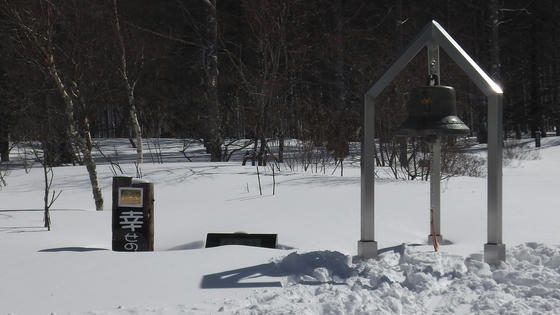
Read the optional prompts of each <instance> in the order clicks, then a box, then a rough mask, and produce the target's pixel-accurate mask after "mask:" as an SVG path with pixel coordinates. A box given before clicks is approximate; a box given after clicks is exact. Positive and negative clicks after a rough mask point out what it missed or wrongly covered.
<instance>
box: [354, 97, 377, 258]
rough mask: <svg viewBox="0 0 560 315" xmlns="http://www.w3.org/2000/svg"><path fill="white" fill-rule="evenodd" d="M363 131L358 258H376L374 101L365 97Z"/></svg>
mask: <svg viewBox="0 0 560 315" xmlns="http://www.w3.org/2000/svg"><path fill="white" fill-rule="evenodd" d="M363 126H364V130H363V143H362V155H361V233H360V240H359V241H358V256H360V257H363V258H374V257H376V256H377V242H376V241H375V202H374V201H375V197H374V196H375V194H374V189H375V177H374V174H375V160H374V150H375V101H374V98H373V97H371V96H369V95H367V94H366V96H365V100H364V123H363Z"/></svg>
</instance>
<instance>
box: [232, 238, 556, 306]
mask: <svg viewBox="0 0 560 315" xmlns="http://www.w3.org/2000/svg"><path fill="white" fill-rule="evenodd" d="M507 254H508V257H507V258H508V262H507V263H503V264H501V265H499V266H497V267H490V266H489V265H488V264H486V263H483V262H481V261H480V259H481V257H480V256H479V255H473V256H472V257H468V258H463V257H460V256H455V255H449V254H445V253H443V252H437V253H435V252H421V251H418V250H416V249H415V248H414V247H410V246H405V245H403V246H399V247H396V248H394V249H393V250H391V251H388V252H385V253H383V254H381V255H380V257H379V259H377V260H361V259H354V262H350V259H349V257H347V256H344V255H342V254H340V253H336V252H312V253H305V254H297V253H293V254H290V255H288V256H287V257H286V258H284V259H283V260H281V261H279V262H278V263H277V264H276V265H277V268H278V269H279V270H280V271H282V272H289V273H290V274H291V275H290V276H289V279H290V280H289V281H288V282H287V283H286V287H285V289H284V291H283V292H282V293H281V294H280V293H278V292H276V291H270V292H261V293H258V294H255V295H254V296H250V297H248V298H247V299H246V300H244V301H241V302H240V303H239V304H238V305H229V306H228V308H226V309H224V308H222V310H224V311H229V312H232V313H236V314H472V313H474V314H531V313H532V314H555V313H556V312H557V310H558V309H560V286H559V284H560V248H559V247H551V246H547V245H543V244H536V243H528V244H525V245H519V246H516V247H514V248H512V249H510V250H508V253H507ZM224 307H225V306H224Z"/></svg>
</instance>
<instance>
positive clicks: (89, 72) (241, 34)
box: [0, 0, 560, 194]
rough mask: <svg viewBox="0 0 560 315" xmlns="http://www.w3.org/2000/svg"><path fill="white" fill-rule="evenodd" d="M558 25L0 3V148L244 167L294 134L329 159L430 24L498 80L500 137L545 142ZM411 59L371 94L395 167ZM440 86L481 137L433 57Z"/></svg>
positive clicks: (385, 154) (297, 10) (279, 155)
mask: <svg viewBox="0 0 560 315" xmlns="http://www.w3.org/2000/svg"><path fill="white" fill-rule="evenodd" d="M558 16H560V2H558V1H553V0H539V1H529V0H525V1H514V0H512V1H503V0H490V1H487V0H479V1H476V0H465V1H449V0H448V1H443V0H440V1H434V0H427V1H405V0H396V1H394V0H391V1H388V0H383V1H372V0H346V1H343V0H332V1H321V0H281V1H278V0H165V1H164V0H98V1H89V0H0V29H1V31H0V37H1V38H0V56H1V58H0V154H1V156H2V160H3V161H6V160H8V151H9V150H10V148H11V147H12V146H13V144H14V143H21V142H26V141H27V142H29V141H34V142H38V143H40V144H41V150H42V152H44V153H45V154H44V159H45V163H46V164H47V165H51V166H53V165H61V164H67V163H84V164H85V165H88V167H93V168H92V169H88V170H89V171H90V174H92V173H93V175H95V164H94V163H91V161H89V162H88V160H91V151H92V150H93V149H94V146H95V141H94V140H95V139H98V138H108V137H124V138H129V139H130V143H131V145H132V146H135V147H137V149H138V162H139V163H140V162H141V160H142V154H141V152H142V141H141V139H142V138H146V137H150V138H185V139H187V138H188V139H196V140H197V141H200V142H201V143H203V144H204V146H205V148H206V150H207V152H208V154H209V155H208V156H209V158H210V159H211V160H212V161H224V160H227V159H228V156H230V154H229V153H231V147H230V144H231V143H233V142H234V141H235V140H238V139H248V140H249V141H245V142H244V145H246V146H247V147H246V148H244V150H246V151H247V152H248V153H249V152H250V155H251V157H252V158H253V159H256V160H257V161H258V163H260V164H262V163H264V162H265V161H264V160H265V159H270V158H273V159H275V160H276V161H282V159H283V151H282V148H283V143H284V140H285V139H299V140H301V141H305V143H306V144H307V145H309V146H311V147H314V148H323V149H324V151H325V152H329V154H330V155H331V157H332V158H333V159H334V160H335V161H342V160H344V158H345V157H346V156H348V154H349V143H351V142H357V141H360V132H361V112H362V106H363V93H364V91H365V90H366V88H367V87H368V86H369V85H371V84H372V83H373V82H374V81H375V79H376V77H377V76H378V75H379V74H380V73H381V72H382V71H383V70H384V69H385V68H386V67H387V66H388V65H389V64H390V63H391V62H392V61H393V60H394V58H396V56H397V55H398V53H399V51H401V50H402V49H403V48H404V47H406V45H407V43H408V42H410V40H411V39H412V38H413V37H414V35H415V34H416V33H418V32H419V30H420V29H422V27H423V26H424V25H426V24H427V23H429V22H430V21H431V20H437V21H438V22H439V23H440V24H442V25H443V27H445V29H446V30H447V31H448V32H449V33H450V34H451V35H452V36H453V37H454V38H455V39H456V40H457V41H458V42H459V43H460V44H461V45H462V46H463V47H464V48H465V50H466V51H467V52H468V53H469V54H470V55H471V56H472V57H473V58H474V59H475V60H476V61H477V62H478V63H479V64H480V65H481V66H482V67H483V68H484V69H485V70H486V71H487V72H488V73H489V74H490V75H491V76H492V77H493V78H494V79H495V80H496V81H497V82H499V83H500V84H501V85H502V86H503V88H504V92H505V94H504V128H505V130H504V134H505V136H506V137H510V138H521V137H534V136H535V132H536V131H537V130H540V131H542V132H543V136H546V134H547V133H546V132H549V134H550V133H553V132H556V134H558V133H559V132H560V105H559V104H558V98H559V84H560V82H559V78H560V76H559V74H560V73H559V72H560V51H559V47H560V33H559V31H560V24H559V23H557V18H558ZM425 59H426V57H425V55H419V56H418V57H417V58H416V59H415V60H414V62H413V63H412V64H411V65H410V66H409V67H408V68H407V69H406V71H405V72H404V73H402V74H401V75H399V77H398V78H397V80H395V81H394V82H393V85H392V86H391V87H390V88H387V89H386V91H385V92H384V94H382V96H381V97H380V98H379V99H378V100H377V108H376V119H377V120H376V122H375V126H376V134H377V135H378V137H379V150H378V152H377V162H378V164H382V165H385V164H391V163H394V161H395V159H398V156H399V153H398V150H399V148H400V149H401V150H402V146H399V143H398V142H396V141H395V140H394V139H393V137H392V133H393V130H394V129H395V128H396V127H398V126H399V124H400V123H401V122H402V121H403V120H404V119H405V118H406V117H405V116H406V113H405V111H404V107H405V106H404V104H405V100H406V95H407V91H409V90H410V88H411V87H414V86H419V85H424V84H425V83H426V82H425V80H426V71H427V64H426V60H425ZM441 83H442V84H444V85H451V86H454V87H455V88H456V90H457V97H458V99H457V104H458V113H459V116H460V117H461V118H462V119H463V121H464V122H465V123H466V124H467V125H468V126H469V127H470V128H471V133H472V134H471V136H472V137H476V139H478V141H480V142H485V140H486V130H485V129H486V128H485V127H486V125H485V121H486V118H485V115H486V105H485V104H484V102H485V98H484V97H483V95H482V94H481V93H480V92H479V91H478V90H477V89H476V87H475V86H474V85H473V84H472V83H471V82H470V80H468V79H467V77H466V76H465V75H464V74H463V73H462V72H461V71H460V69H458V68H457V67H456V66H455V65H454V64H453V63H452V62H451V60H449V58H447V56H445V54H444V53H442V64H441ZM92 139H93V140H92ZM270 141H275V143H278V145H277V146H276V148H277V149H276V150H275V151H274V152H271V151H272V150H270V148H269V146H268V143H269V142H270ZM410 144H411V145H412V146H414V145H415V144H414V142H413V141H412V142H410ZM237 148H239V146H237ZM408 150H410V148H408ZM401 156H402V155H401ZM401 162H402V161H401ZM91 165H92V166H91ZM93 175H92V185H93V186H95V183H94V180H93V178H94V176H93ZM94 194H95V187H94Z"/></svg>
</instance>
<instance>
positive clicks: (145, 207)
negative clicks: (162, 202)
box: [112, 177, 154, 252]
mask: <svg viewBox="0 0 560 315" xmlns="http://www.w3.org/2000/svg"><path fill="white" fill-rule="evenodd" d="M112 221H113V222H112V230H113V244H112V247H113V250H114V251H123V252H137V251H153V250H154V184H153V183H147V182H138V183H133V181H132V177H113V220H112Z"/></svg>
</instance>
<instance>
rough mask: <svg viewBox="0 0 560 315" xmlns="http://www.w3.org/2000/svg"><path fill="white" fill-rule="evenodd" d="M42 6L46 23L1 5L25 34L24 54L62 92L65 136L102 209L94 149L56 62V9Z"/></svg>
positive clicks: (8, 4) (5, 3) (49, 3)
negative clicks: (79, 158)
mask: <svg viewBox="0 0 560 315" xmlns="http://www.w3.org/2000/svg"><path fill="white" fill-rule="evenodd" d="M43 4H45V6H44V7H43V8H44V9H43V10H44V12H42V13H43V15H44V18H45V19H44V20H38V19H37V18H35V17H33V16H30V15H29V12H27V11H26V10H19V9H18V8H17V7H15V6H14V5H12V4H11V3H8V2H7V1H3V3H2V5H3V7H2V9H3V11H2V12H3V13H4V16H5V17H6V18H7V19H8V20H9V22H11V23H13V24H14V27H15V28H17V30H19V31H21V34H22V35H23V36H22V37H21V38H17V39H16V40H17V41H19V43H21V44H22V46H23V50H22V53H24V54H28V55H29V56H30V58H31V59H32V60H34V62H35V63H36V64H37V65H38V66H40V67H41V69H42V70H43V71H45V72H46V73H47V75H48V77H50V79H52V80H53V82H54V84H55V86H56V88H57V90H58V92H59V93H60V95H61V97H62V99H63V101H64V117H65V120H66V134H67V136H68V137H69V139H70V141H71V142H72V143H74V144H75V145H77V146H78V148H79V150H80V151H81V153H82V154H83V156H84V163H85V164H86V168H87V170H88V173H89V178H90V182H91V188H92V192H93V198H94V200H95V208H96V209H97V210H103V197H102V194H101V189H100V188H99V183H98V180H97V171H96V165H95V162H94V161H93V159H92V158H91V150H88V148H87V147H86V145H85V144H84V141H83V140H82V139H81V137H80V134H79V133H78V131H77V129H76V122H75V120H74V102H73V100H72V97H71V95H70V93H69V90H68V88H67V87H66V86H65V85H64V82H63V80H62V77H61V74H60V73H59V71H58V69H57V66H56V63H55V59H54V47H53V36H54V34H53V32H54V29H55V28H54V22H53V17H55V15H56V14H57V8H56V7H55V6H54V4H53V3H51V2H50V1H45V2H44V3H43ZM28 50H30V51H28Z"/></svg>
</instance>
